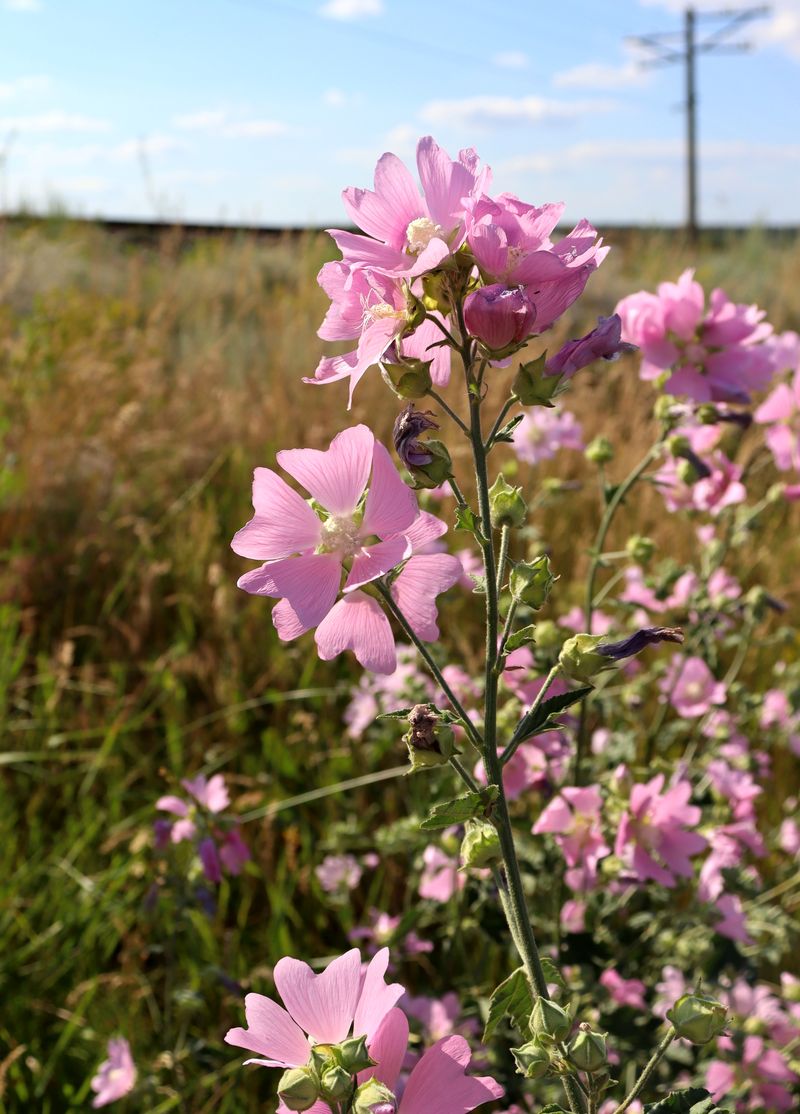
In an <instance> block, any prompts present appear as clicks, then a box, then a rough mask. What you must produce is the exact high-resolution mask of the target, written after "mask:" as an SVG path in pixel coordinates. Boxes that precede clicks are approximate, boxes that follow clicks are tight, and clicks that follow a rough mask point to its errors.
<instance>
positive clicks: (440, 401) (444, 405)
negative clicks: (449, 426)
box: [428, 388, 469, 437]
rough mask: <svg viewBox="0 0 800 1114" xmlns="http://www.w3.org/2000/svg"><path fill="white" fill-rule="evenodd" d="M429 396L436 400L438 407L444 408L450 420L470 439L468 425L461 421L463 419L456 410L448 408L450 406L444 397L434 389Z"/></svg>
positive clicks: (429, 392)
mask: <svg viewBox="0 0 800 1114" xmlns="http://www.w3.org/2000/svg"><path fill="white" fill-rule="evenodd" d="M428 394H429V395H430V397H431V398H432V399H433V400H434V402H436V404H437V405H438V406H441V408H442V410H444V412H445V414H447V416H448V417H449V418H452V420H453V421H454V422H455V423H456V425H457V426H458V428H459V429H460V430H461V432H462V433H465V434H466V435H467V437H469V429H468V428H467V426H466V424H465V423H464V422H463V421H462V420H461V418H460V417H459V416H458V414H456V412H455V410H453V408H452V407H451V406H448V404H447V403H446V402H445V400H444V399H443V398H442V396H441V395H440V394H437V392H436V391H434V390H433V389H432V388H431V389H430V390H429V391H428Z"/></svg>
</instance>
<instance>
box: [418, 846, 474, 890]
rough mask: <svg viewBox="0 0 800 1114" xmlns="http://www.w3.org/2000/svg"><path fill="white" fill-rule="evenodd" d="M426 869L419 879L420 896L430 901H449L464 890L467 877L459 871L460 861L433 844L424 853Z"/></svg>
mask: <svg viewBox="0 0 800 1114" xmlns="http://www.w3.org/2000/svg"><path fill="white" fill-rule="evenodd" d="M422 861H423V863H424V869H423V871H422V874H421V875H420V879H419V896H420V897H422V898H426V899H427V900H429V901H449V900H450V898H451V897H452V896H453V894H455V893H458V891H459V890H462V889H463V888H464V884H465V883H466V880H467V879H466V875H465V874H464V873H462V871H460V870H459V869H458V859H454V858H451V857H450V856H449V855H446V854H445V853H444V851H442V849H441V848H440V847H437V846H436V845H435V844H433V843H431V844H428V846H427V847H426V848H425V850H424V851H423V853H422Z"/></svg>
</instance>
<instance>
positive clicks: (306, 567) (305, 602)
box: [239, 553, 342, 630]
mask: <svg viewBox="0 0 800 1114" xmlns="http://www.w3.org/2000/svg"><path fill="white" fill-rule="evenodd" d="M341 579H342V565H341V561H340V560H339V558H338V557H335V556H334V555H333V554H332V553H320V554H312V555H310V556H305V557H289V558H287V559H286V560H285V561H274V562H272V563H271V564H266V565H262V566H261V568H260V569H255V570H254V571H253V572H250V573H245V575H244V576H241V577H240V578H239V586H240V587H241V588H244V589H245V591H248V592H254V594H256V595H260V596H278V597H280V598H282V599H287V600H288V601H289V603H290V604H291V606H292V611H293V612H294V614H295V615H296V616H297V619H298V621H299V622H300V623H302V625H303V627H304V628H305V629H306V630H310V629H311V627H315V626H316V625H317V624H318V623H319V622H320V620H321V619H323V618H324V617H325V616H326V615H327V614H328V612H329V611H330V609H331V608H332V607H333V605H334V603H335V601H336V596H337V595H338V592H339V584H340V583H341Z"/></svg>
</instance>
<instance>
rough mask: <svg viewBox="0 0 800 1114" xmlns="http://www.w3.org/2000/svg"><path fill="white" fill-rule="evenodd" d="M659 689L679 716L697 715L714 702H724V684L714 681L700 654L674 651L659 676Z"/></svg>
mask: <svg viewBox="0 0 800 1114" xmlns="http://www.w3.org/2000/svg"><path fill="white" fill-rule="evenodd" d="M660 688H661V692H662V693H663V694H664V696H665V697H666V698H667V699H668V700H669V702H670V703H671V704H672V706H673V708H674V709H675V711H676V712H677V713H678V715H679V716H684V717H685V718H686V719H696V718H697V717H698V716H704V715H705V714H706V713H707V712H709V711H711V708H712V707H713V706H714V705H715V704H724V703H725V700H726V696H727V694H726V691H725V686H724V684H723V683H722V681H717V680H716V679H715V677H714V674H713V673H712V672H711V670H710V669H709V668H708V666H707V665H706V663H705V662H704V661H703V659H702V658H698V657H691V658H684V657H682V656H681V655H680V654H675V656H674V657H673V658H672V661H671V662H670V664H669V667H668V669H667V672H666V673H665V675H664V677H663V678H662V679H661V684H660Z"/></svg>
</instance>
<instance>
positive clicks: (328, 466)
mask: <svg viewBox="0 0 800 1114" xmlns="http://www.w3.org/2000/svg"><path fill="white" fill-rule="evenodd" d="M277 459H278V463H279V464H280V465H281V467H282V468H283V469H284V470H285V471H286V472H287V473H288V474H289V475H290V476H291V477H292V479H294V480H296V481H297V483H299V484H301V485H302V486H303V487H304V488H305V490H306V491H307V492H308V493H309V495H310V496H311V499H312V500H313V502H307V501H306V500H305V499H303V498H302V496H301V495H299V494H298V492H297V491H295V489H294V488H292V487H290V486H289V484H287V483H286V481H285V480H284V479H282V477H281V476H279V475H278V473H277V472H273V471H272V470H271V469H269V468H257V469H256V470H255V476H254V479H253V507H254V509H255V515H254V517H253V518H252V519H251V520H250V521H249V522H248V523H247V525H246V526H244V527H242V529H241V530H239V531H238V533H237V534H236V535H235V536H234V539H233V541H232V542H231V547H232V548H233V550H234V552H236V553H238V554H239V555H240V556H242V557H249V558H252V559H254V560H258V561H262V562H264V563H263V564H262V565H261V567H260V568H258V569H254V570H253V571H252V572H248V573H245V574H244V575H243V576H241V577H240V578H239V581H238V583H239V587H240V588H243V589H244V590H245V591H246V592H251V593H253V594H254V595H259V596H272V597H275V598H277V599H278V601H279V602H278V603H277V604H276V605H275V607H274V608H273V611H272V621H273V623H274V625H275V628H276V630H277V632H278V635H279V637H280V638H281V639H282V640H284V641H290V640H291V639H294V638H297V637H298V636H299V635H301V634H304V633H305V632H306V631H308V630H311V629H312V628H314V627H316V634H315V639H316V643H317V650H318V652H319V656H320V657H321V658H322V660H323V661H329V660H330V659H331V658H334V657H336V656H337V655H338V654H340V653H342V652H343V651H344V650H352V651H353V652H354V654H355V656H356V658H357V659H358V661H359V662H360V663H361V665H363V666H364V668H365V669H369V670H372V671H373V672H375V673H392V672H394V670H395V668H396V666H397V655H396V651H395V642H394V636H393V634H392V628H391V625H390V623H389V620H388V618H387V616H386V614H385V613H384V611H383V609H382V607H381V605H380V604H379V603H378V601H377V600H376V599H375V598H374V597H373V596H371V595H368V594H367V593H366V592H365V591H364V588H365V587H366V586H367V585H368V584H371V583H372V582H374V581H376V580H379V579H381V578H383V577H385V576H387V574H390V573H392V574H394V573H397V575H395V576H394V579H393V580H392V585H391V594H392V596H393V598H394V600H395V602H396V603H397V605H398V606H399V607H400V609H401V610H402V611H403V613H404V614H405V616H406V618H407V619H408V621H409V623H410V625H411V627H412V629H413V630H414V632H415V633H416V634H417V636H418V637H419V638H422V639H424V640H426V641H428V642H431V641H434V640H435V639H437V638H438V637H439V627H438V625H437V609H436V597H437V596H438V595H439V594H440V593H441V592H444V591H446V590H447V589H448V588H450V587H451V586H452V585H453V584H455V582H456V581H457V580H458V578H459V576H460V575H461V565H460V564H459V562H458V560H457V559H456V558H455V557H452V556H450V555H449V554H447V553H436V552H433V553H431V552H429V551H428V549H429V546H430V545H431V543H432V542H435V540H436V539H437V538H439V537H441V535H442V534H443V533H445V531H446V530H447V527H446V525H445V524H444V523H443V522H442V521H441V520H440V519H438V518H434V516H433V515H430V514H427V513H422V514H421V513H420V511H419V507H418V506H417V500H416V497H415V495H414V492H413V491H412V490H411V488H409V487H407V486H406V484H404V483H403V481H402V479H401V477H400V474H399V473H398V471H397V469H396V468H395V467H394V465H393V464H392V461H391V458H390V457H389V454H388V452H387V451H386V449H385V448H384V447H383V445H381V444H380V442H378V441H376V440H375V437H374V436H373V434H372V432H371V431H370V430H369V429H368V428H367V427H366V426H364V425H358V426H353V427H352V428H350V429H346V430H344V431H343V432H342V433H340V434H339V435H338V436H337V437H335V438H334V439H333V441H332V442H331V444H330V447H329V448H328V449H326V450H325V451H320V450H318V449H289V450H284V451H283V452H279V453H278V456H277ZM401 566H402V568H401ZM345 569H346V571H347V576H346V579H345V582H344V587H343V589H342V575H343V572H344V571H345ZM340 591H341V592H342V594H341V598H339V597H340Z"/></svg>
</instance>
